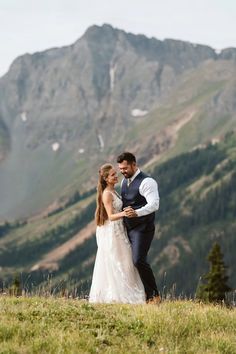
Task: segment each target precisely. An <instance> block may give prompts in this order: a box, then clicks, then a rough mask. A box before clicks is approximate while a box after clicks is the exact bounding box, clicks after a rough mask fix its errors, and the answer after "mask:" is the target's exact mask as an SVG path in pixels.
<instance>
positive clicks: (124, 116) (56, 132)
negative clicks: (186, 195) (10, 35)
mask: <svg viewBox="0 0 236 354" xmlns="http://www.w3.org/2000/svg"><path fill="white" fill-rule="evenodd" d="M235 59H236V49H234V48H228V49H225V50H223V51H222V52H221V53H219V54H217V53H216V52H215V50H214V49H212V48H210V47H208V46H203V45H196V44H191V43H188V42H183V41H176V40H171V39H166V40H164V41H159V40H157V39H155V38H147V37H145V36H143V35H133V34H130V33H126V32H124V31H121V30H118V29H115V28H113V27H111V26H110V25H103V26H101V27H99V26H92V27H90V28H89V29H88V30H87V31H86V32H85V34H84V35H83V36H82V37H81V38H80V39H79V40H78V41H77V42H75V43H74V44H73V45H71V46H68V47H64V48H54V49H50V50H47V51H45V52H41V53H35V54H33V55H29V54H26V55H23V56H21V57H19V58H17V59H16V60H15V61H14V62H13V63H12V65H11V67H10V70H9V72H8V73H7V74H6V75H5V76H3V77H2V78H1V79H0V200H1V202H0V220H3V221H4V220H5V219H9V220H12V219H16V218H26V217H28V216H32V215H35V214H36V213H39V212H43V210H44V209H45V208H46V207H48V206H49V205H50V204H51V206H50V208H53V206H55V207H56V208H57V207H58V205H61V203H62V204H63V201H65V200H67V199H68V196H69V197H70V196H72V195H73V194H74V193H75V191H76V190H79V191H80V193H84V192H86V191H88V190H90V189H91V188H93V187H94V185H95V183H96V171H97V169H98V166H99V165H100V164H101V163H103V162H104V161H114V159H115V156H116V155H117V154H118V153H120V152H121V151H123V150H124V149H132V151H133V152H134V153H136V154H138V156H139V162H140V164H142V165H144V164H146V165H147V166H152V165H155V164H156V163H159V162H161V161H164V160H167V159H168V158H170V157H173V156H175V155H177V154H180V153H182V152H184V151H189V150H190V149H192V148H194V147H196V146H197V145H201V144H204V143H205V142H206V141H211V140H212V139H220V138H221V137H222V136H223V135H224V134H225V133H226V132H227V131H229V130H231V129H234V127H235V119H236V107H235V101H236V100H235V97H236V85H235V77H236V75H235V69H236V65H235Z"/></svg>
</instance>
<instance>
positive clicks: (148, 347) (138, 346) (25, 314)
mask: <svg viewBox="0 0 236 354" xmlns="http://www.w3.org/2000/svg"><path fill="white" fill-rule="evenodd" d="M0 310H1V323H0V341H1V349H0V351H1V353H35V354H36V353H40V354H41V353H47V354H49V353H59V352H60V353H68V354H69V353H83V354H85V353H159V352H160V353H194V354H197V353H199V354H200V353H214V354H217V353H221V354H222V353H227V354H230V353H232V354H233V353H235V352H236V339H235V327H236V312H235V310H230V309H227V308H224V307H218V306H210V305H202V304H197V303H194V302H189V301H185V302H164V303H162V304H161V305H160V306H159V307H156V306H152V305H120V304H116V305H114V304H113V305H90V304H88V303H87V302H84V301H79V300H68V299H63V298H58V299H56V298H39V297H35V298H9V297H0ZM183 319H184V320H183Z"/></svg>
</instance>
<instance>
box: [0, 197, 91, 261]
mask: <svg viewBox="0 0 236 354" xmlns="http://www.w3.org/2000/svg"><path fill="white" fill-rule="evenodd" d="M94 212H95V202H94V201H93V202H91V203H90V204H89V205H88V206H87V208H86V209H85V210H84V211H82V212H81V214H79V215H75V216H74V217H73V218H71V219H70V220H69V221H68V222H67V223H65V224H64V225H59V226H56V227H54V228H52V229H50V230H48V231H46V232H44V233H43V234H42V235H40V236H39V237H38V238H37V239H34V240H32V241H27V242H25V243H23V244H21V245H20V247H19V246H18V247H17V246H15V245H12V247H9V248H8V249H7V250H1V249H0V266H5V267H6V266H7V267H10V266H20V265H21V266H22V265H23V266H24V265H28V264H29V262H33V261H34V260H36V259H38V258H39V257H40V256H41V255H43V254H45V252H49V251H50V250H51V249H53V248H54V247H57V246H59V245H60V244H62V243H63V242H65V241H67V240H69V239H70V238H71V237H72V236H73V235H74V234H75V233H77V232H79V231H80V230H81V229H82V228H83V227H85V226H86V225H87V224H88V223H89V222H90V221H91V220H92V218H93V216H94Z"/></svg>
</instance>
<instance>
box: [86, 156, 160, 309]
mask: <svg viewBox="0 0 236 354" xmlns="http://www.w3.org/2000/svg"><path fill="white" fill-rule="evenodd" d="M117 162H118V166H119V170H120V172H121V173H122V174H123V176H124V178H123V180H122V182H121V196H120V195H119V194H118V193H117V192H116V190H115V185H116V184H117V183H118V177H117V172H116V170H115V168H114V167H113V166H112V165H111V164H105V165H103V166H102V167H101V168H100V170H99V179H98V186H97V209H96V214H95V219H96V224H97V230H96V239H97V246H98V250H97V255H96V260H95V265H94V271H93V279H92V286H91V289H90V294H89V301H90V302H92V303H130V304H142V303H145V302H147V303H153V304H158V303H160V301H161V298H160V296H159V292H158V290H157V285H156V281H155V277H154V275H153V272H152V269H151V267H150V265H149V264H148V263H147V254H148V251H149V248H150V245H151V242H152V239H153V237H154V231H155V224H154V220H155V211H156V210H158V208H159V194H158V186H157V183H156V181H155V180H154V179H153V178H151V177H149V176H148V175H146V174H145V173H143V172H142V171H140V169H139V168H138V166H137V164H136V158H135V156H134V155H133V154H132V153H130V152H124V153H123V154H121V155H120V156H118V158H117Z"/></svg>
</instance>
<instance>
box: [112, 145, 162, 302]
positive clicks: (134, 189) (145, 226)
mask: <svg viewBox="0 0 236 354" xmlns="http://www.w3.org/2000/svg"><path fill="white" fill-rule="evenodd" d="M117 162H118V166H119V169H120V172H121V173H122V174H123V176H124V177H125V178H124V179H123V180H122V182H121V183H122V184H121V196H122V201H123V208H124V210H125V211H126V217H125V218H124V221H125V226H126V228H127V233H128V237H129V240H130V242H131V248H132V256H133V263H134V265H135V266H136V268H137V269H138V271H139V274H140V277H141V280H142V282H143V285H144V289H145V292H146V299H147V303H153V304H158V303H160V301H161V298H160V296H159V292H158V290H157V285H156V281H155V278H154V275H153V272H152V269H151V267H150V265H149V264H148V263H147V253H148V250H149V248H150V245H151V242H152V239H153V237H154V232H155V224H154V221H155V211H156V210H158V208H159V194H158V186H157V183H156V181H155V180H154V179H153V178H151V177H149V176H147V175H146V174H145V173H143V172H141V171H140V169H139V168H138V166H137V165H136V158H135V156H134V155H133V154H132V153H130V152H124V153H123V154H121V155H120V156H118V158H117Z"/></svg>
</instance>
